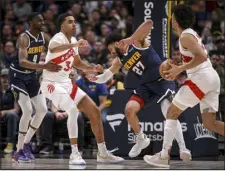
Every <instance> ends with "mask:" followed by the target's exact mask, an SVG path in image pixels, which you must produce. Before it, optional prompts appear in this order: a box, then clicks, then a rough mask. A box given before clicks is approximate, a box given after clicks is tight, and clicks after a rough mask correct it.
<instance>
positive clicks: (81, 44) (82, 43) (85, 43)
mask: <svg viewBox="0 0 225 171" xmlns="http://www.w3.org/2000/svg"><path fill="white" fill-rule="evenodd" d="M76 46H77V47H87V46H89V44H88V41H87V40H84V39H80V40H79V41H78V42H77V43H76Z"/></svg>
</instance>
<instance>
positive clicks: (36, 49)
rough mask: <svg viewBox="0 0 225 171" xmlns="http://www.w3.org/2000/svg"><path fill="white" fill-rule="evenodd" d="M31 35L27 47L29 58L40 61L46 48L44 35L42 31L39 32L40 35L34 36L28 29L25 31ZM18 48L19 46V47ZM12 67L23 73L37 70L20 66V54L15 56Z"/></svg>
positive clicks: (32, 60) (34, 61)
mask: <svg viewBox="0 0 225 171" xmlns="http://www.w3.org/2000/svg"><path fill="white" fill-rule="evenodd" d="M24 34H26V35H27V36H28V37H29V45H28V47H27V53H28V59H27V60H29V61H30V62H33V63H39V60H40V56H41V52H42V51H43V48H44V43H45V40H44V35H43V33H42V32H40V33H39V35H38V37H37V38H36V37H34V36H33V35H32V34H31V33H30V32H29V31H28V30H27V31H25V32H24ZM17 48H18V47H17ZM10 68H11V69H14V70H18V71H20V72H21V73H31V72H35V70H33V69H28V68H24V67H22V66H20V64H19V56H18V55H17V57H16V58H15V60H14V61H13V62H12V64H11V66H10Z"/></svg>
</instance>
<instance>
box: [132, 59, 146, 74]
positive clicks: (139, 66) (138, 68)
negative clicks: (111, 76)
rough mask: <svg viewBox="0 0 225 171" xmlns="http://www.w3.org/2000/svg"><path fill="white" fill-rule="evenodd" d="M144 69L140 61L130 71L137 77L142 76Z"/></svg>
mask: <svg viewBox="0 0 225 171" xmlns="http://www.w3.org/2000/svg"><path fill="white" fill-rule="evenodd" d="M144 69H145V67H144V65H143V64H142V62H141V61H138V63H137V64H136V65H135V66H134V67H133V68H132V71H134V72H135V73H136V74H138V75H142V74H143V71H144Z"/></svg>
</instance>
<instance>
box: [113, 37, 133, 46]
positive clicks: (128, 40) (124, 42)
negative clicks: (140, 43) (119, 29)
mask: <svg viewBox="0 0 225 171" xmlns="http://www.w3.org/2000/svg"><path fill="white" fill-rule="evenodd" d="M132 43H134V41H133V39H132V38H131V37H128V38H126V39H122V40H120V41H119V42H118V43H116V46H117V47H118V48H120V49H123V48H124V46H125V45H127V46H129V45H131V44H132Z"/></svg>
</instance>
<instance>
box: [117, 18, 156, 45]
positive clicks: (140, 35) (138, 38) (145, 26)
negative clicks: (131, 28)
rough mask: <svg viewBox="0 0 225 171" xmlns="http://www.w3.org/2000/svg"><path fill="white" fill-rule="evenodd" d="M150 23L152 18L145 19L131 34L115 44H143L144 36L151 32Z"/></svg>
mask: <svg viewBox="0 0 225 171" xmlns="http://www.w3.org/2000/svg"><path fill="white" fill-rule="evenodd" d="M152 25H153V22H152V20H146V21H145V22H143V23H142V24H141V25H140V26H139V27H138V28H137V30H136V31H135V32H134V33H133V35H132V36H130V37H128V38H126V39H122V40H121V41H119V43H117V46H118V47H119V48H124V46H125V45H131V44H132V43H134V44H135V46H137V47H142V46H145V38H146V37H147V36H148V34H149V32H151V29H152Z"/></svg>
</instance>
